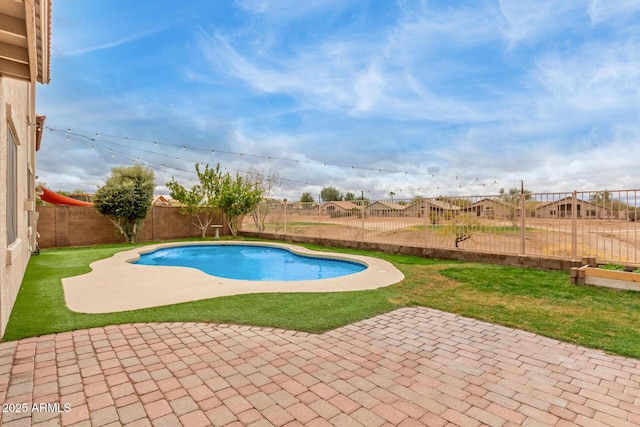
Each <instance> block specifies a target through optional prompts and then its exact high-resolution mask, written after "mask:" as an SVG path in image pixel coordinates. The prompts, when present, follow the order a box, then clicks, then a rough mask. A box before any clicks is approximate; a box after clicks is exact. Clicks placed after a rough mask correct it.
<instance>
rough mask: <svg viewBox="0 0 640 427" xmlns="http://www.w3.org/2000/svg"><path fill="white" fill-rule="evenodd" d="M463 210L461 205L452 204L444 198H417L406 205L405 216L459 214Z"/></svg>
mask: <svg viewBox="0 0 640 427" xmlns="http://www.w3.org/2000/svg"><path fill="white" fill-rule="evenodd" d="M461 210H462V208H461V207H460V206H456V205H452V204H451V203H449V202H445V201H444V200H437V199H416V200H414V201H413V202H411V203H410V204H408V205H406V206H405V208H404V210H403V212H404V214H405V216H418V217H423V216H425V215H436V216H443V215H445V214H448V215H457V214H459V213H460V211H461Z"/></svg>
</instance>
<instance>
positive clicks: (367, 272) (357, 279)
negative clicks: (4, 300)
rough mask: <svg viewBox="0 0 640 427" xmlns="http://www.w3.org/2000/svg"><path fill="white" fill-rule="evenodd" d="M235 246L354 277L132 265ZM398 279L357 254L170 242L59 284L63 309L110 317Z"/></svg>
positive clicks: (124, 254)
mask: <svg viewBox="0 0 640 427" xmlns="http://www.w3.org/2000/svg"><path fill="white" fill-rule="evenodd" d="M198 245H202V246H214V245H223V246H225V245H226V246H231V245H239V246H247V245H251V246H256V247H260V246H261V247H265V248H280V249H284V250H287V251H289V252H292V253H294V254H297V255H301V256H306V257H309V258H312V259H313V258H322V259H333V260H338V261H351V262H353V263H356V264H360V265H362V266H365V267H366V268H365V269H364V270H362V271H360V272H359V273H353V274H348V275H346V276H340V277H333V278H330V279H318V280H286V281H285V280H273V281H260V280H237V279H228V278H226V277H219V276H212V275H210V274H207V273H205V272H203V271H201V270H198V269H196V268H184V267H172V266H160V265H156V266H149V265H141V264H137V263H136V262H137V261H138V260H139V259H140V257H142V256H144V255H145V254H149V253H152V252H154V251H157V250H158V249H165V248H179V247H183V246H198ZM403 279H404V275H403V274H402V272H401V271H400V270H398V269H397V268H396V267H395V266H394V265H393V264H391V263H390V262H388V261H385V260H383V259H381V258H376V257H369V256H363V255H355V254H346V253H337V252H331V253H327V252H320V251H314V250H311V249H307V248H305V247H303V246H298V245H291V244H283V243H272V242H251V243H247V242H231V241H229V242H188V243H186V242H172V243H158V244H154V245H149V246H140V247H136V248H132V249H129V250H125V251H121V252H117V253H116V254H114V255H113V256H112V257H109V258H105V259H101V260H99V261H95V262H93V263H91V271H90V272H88V273H86V274H81V275H79V276H72V277H65V278H63V279H62V286H63V288H64V299H65V302H66V303H67V307H68V308H69V309H71V310H72V311H76V312H79V313H113V312H118V311H126V310H137V309H140V308H148V307H157V306H162V305H171V304H178V303H183V302H188V301H198V300H202V299H208V298H217V297H225V296H231V295H243V294H257V293H274V292H285V293H290V292H351V291H364V290H370V289H378V288H381V287H384V286H389V285H392V284H394V283H398V282H399V281H401V280H403Z"/></svg>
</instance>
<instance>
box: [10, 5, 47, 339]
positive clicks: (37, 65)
mask: <svg viewBox="0 0 640 427" xmlns="http://www.w3.org/2000/svg"><path fill="white" fill-rule="evenodd" d="M50 6H51V2H50V0H12V1H10V2H5V1H1V2H0V14H2V16H3V19H0V43H2V45H3V49H2V50H1V51H0V59H1V61H0V337H2V336H3V335H4V332H5V329H6V327H7V323H8V321H9V317H10V315H11V310H12V308H13V305H14V303H15V301H16V297H17V295H18V291H19V289H20V285H21V283H22V279H23V277H24V273H25V270H26V268H27V264H28V262H29V258H30V256H31V253H32V251H33V250H34V247H35V242H36V240H35V236H36V229H35V226H36V212H35V191H34V189H35V176H36V174H35V152H36V149H37V145H38V143H39V139H38V135H40V134H41V132H40V131H41V129H40V127H41V125H42V123H41V120H42V119H43V118H42V117H41V118H38V117H37V116H36V84H37V83H48V82H49V37H50V31H49V26H50V19H51V16H50V13H49V12H50ZM14 152H15V162H14V161H13V159H14V157H13V154H12V153H14ZM10 165H13V166H12V168H13V169H11V170H10ZM12 171H13V172H12ZM12 218H15V221H14V220H12ZM10 223H11V225H12V227H11V229H12V230H13V225H14V224H15V234H14V233H13V231H11V232H10V231H9V229H10V227H9V224H10Z"/></svg>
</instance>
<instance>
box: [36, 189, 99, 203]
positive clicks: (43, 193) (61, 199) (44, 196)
mask: <svg viewBox="0 0 640 427" xmlns="http://www.w3.org/2000/svg"><path fill="white" fill-rule="evenodd" d="M39 189H40V191H38V192H37V193H38V195H39V196H40V199H41V200H43V201H45V202H48V203H53V204H54V205H73V206H93V203H89V202H85V201H83V200H76V199H72V198H71V197H67V196H63V195H62V194H58V193H56V192H55V191H51V190H48V189H46V188H44V187H43V186H40V187H39Z"/></svg>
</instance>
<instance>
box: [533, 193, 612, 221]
mask: <svg viewBox="0 0 640 427" xmlns="http://www.w3.org/2000/svg"><path fill="white" fill-rule="evenodd" d="M573 202H574V199H573V197H565V198H564V199H560V200H557V201H555V202H550V203H547V204H544V205H541V206H538V207H537V208H536V218H572V216H573ZM575 205H576V218H608V216H609V213H608V211H607V209H606V208H604V207H603V206H597V205H594V204H592V203H589V202H585V201H584V200H581V199H576V200H575Z"/></svg>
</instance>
